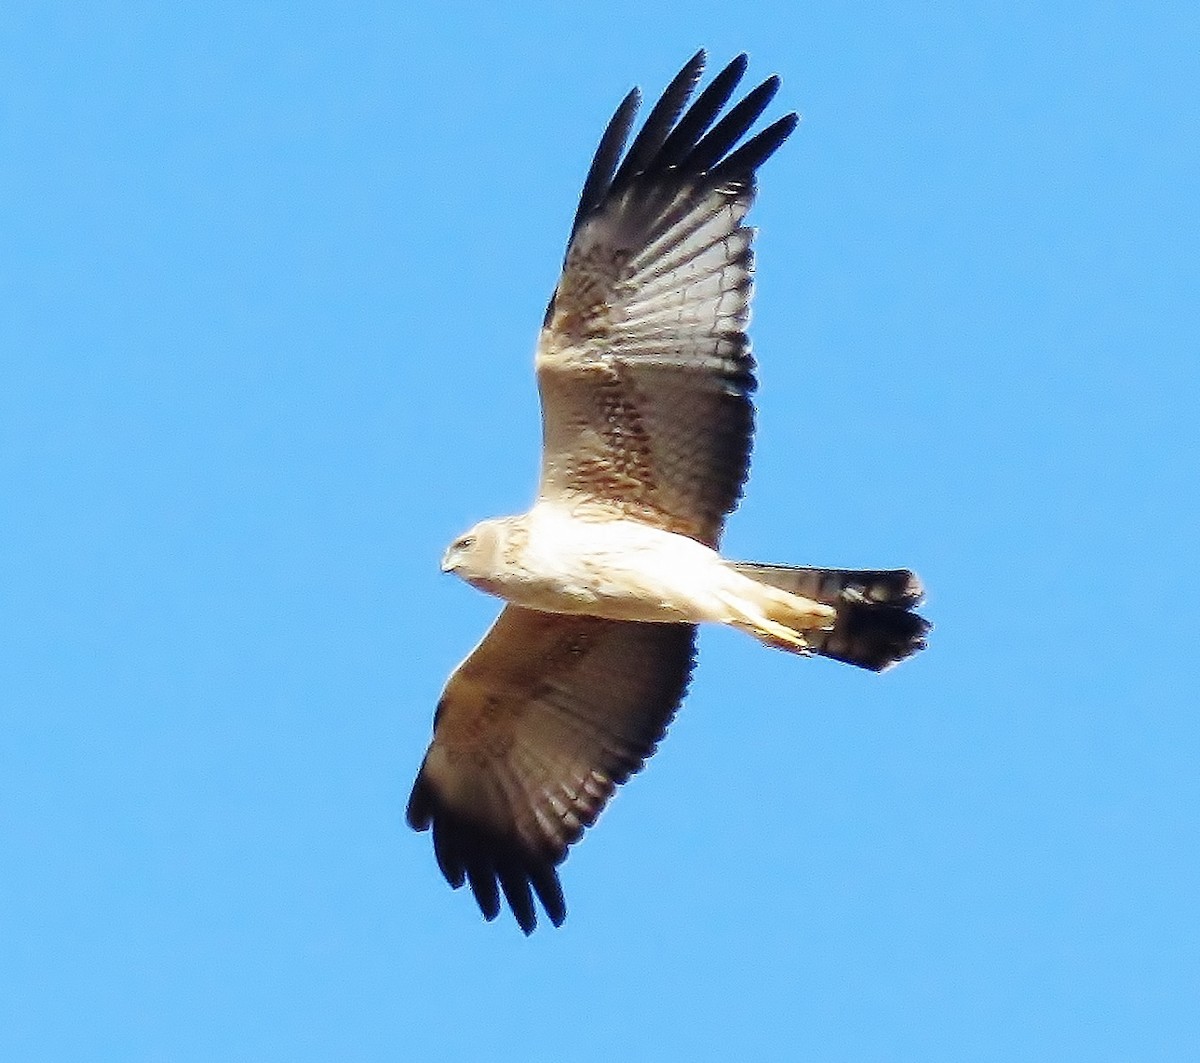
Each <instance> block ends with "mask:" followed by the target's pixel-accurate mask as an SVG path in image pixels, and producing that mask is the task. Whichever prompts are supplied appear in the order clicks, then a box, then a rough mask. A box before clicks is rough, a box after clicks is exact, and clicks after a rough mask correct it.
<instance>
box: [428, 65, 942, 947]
mask: <svg viewBox="0 0 1200 1063" xmlns="http://www.w3.org/2000/svg"><path fill="white" fill-rule="evenodd" d="M704 60H705V56H704V53H703V52H699V53H697V55H695V56H694V57H693V58H692V59H691V60H690V61H689V62H688V64H687V65H686V66H685V67H684V68H683V69H682V70H681V71H680V72H679V74H678V75H677V76H676V78H675V79H674V80H673V81H672V82H671V84H670V85H669V86H668V87H667V89H666V91H665V92H664V93H663V96H662V99H661V100H659V102H658V103H657V105H655V107H654V109H653V110H652V111H651V112H650V115H649V117H648V118H647V119H646V122H645V125H643V126H642V129H641V131H640V132H639V133H638V134H637V136H636V137H634V139H633V143H632V144H631V145H630V146H629V149H628V151H625V150H624V148H625V143H626V140H627V138H628V136H629V132H630V129H631V127H632V125H633V120H634V115H635V113H636V111H637V108H638V104H639V100H640V97H639V94H638V91H637V90H636V89H634V90H633V91H632V92H630V93H629V95H628V96H626V97H625V99H624V100H623V101H622V103H621V105H620V107H619V108H617V112H616V114H615V115H614V116H613V119H612V121H611V122H610V123H609V125H608V128H607V129H606V130H605V132H604V136H603V137H602V138H601V140H600V147H599V148H598V150H597V151H596V157H595V159H594V160H593V162H592V166H591V169H590V170H589V171H588V175H587V179H586V180H585V182H584V186H583V195H582V197H581V199H580V202H579V210H578V212H577V213H576V215H575V222H574V225H573V226H572V228H571V237H570V240H569V242H568V244H567V253H566V259H565V261H564V264H563V272H562V277H561V279H560V280H559V282H558V288H557V289H556V290H555V292H554V295H553V297H552V298H551V300H550V306H549V308H548V309H547V311H546V318H545V322H544V324H543V326H542V331H541V335H540V338H539V340H538V345H537V354H536V370H537V382H538V388H539V390H540V393H541V402H542V421H543V452H542V468H541V481H540V484H539V487H538V496H537V500H536V502H535V503H534V505H533V508H532V509H530V510H529V512H528V513H524V514H522V515H520V516H515V517H503V518H499V519H495V520H485V521H483V522H482V523H480V524H478V525H476V526H475V527H474V528H472V529H471V530H470V531H469V532H467V534H465V535H463V536H462V537H461V538H459V539H457V540H456V541H455V542H454V543H453V544H452V545H451V546H450V549H449V550H448V551H447V552H446V556H445V558H444V559H443V561H442V569H443V570H444V571H446V572H454V573H456V574H457V575H459V576H461V577H462V578H463V579H465V580H466V581H467V582H468V583H470V584H471V585H472V586H474V587H478V588H479V589H480V590H482V591H486V592H487V593H489V594H493V595H496V596H497V597H499V598H502V599H504V601H505V603H506V604H505V606H504V610H503V611H502V612H501V614H500V616H499V618H498V619H497V620H496V622H495V624H493V625H492V628H491V630H489V631H488V633H487V634H486V635H485V636H484V639H483V641H482V642H481V643H480V644H479V645H478V646H477V647H476V648H475V649H474V650H473V651H472V652H471V654H470V656H468V657H467V659H466V660H465V661H463V663H462V664H461V665H459V667H458V669H457V670H456V671H455V672H454V674H453V675H452V676H451V677H450V680H449V682H448V683H447V685H446V689H445V691H444V692H443V694H442V698H441V701H440V702H439V703H438V707H437V714H436V715H435V717H434V723H433V741H432V742H431V744H430V746H429V750H428V752H427V753H426V755H425V760H424V762H423V763H422V765H421V770H420V774H419V775H418V776H417V781H416V784H415V785H414V786H413V791H412V796H411V798H410V799H409V804H408V822H409V823H410V824H411V825H412V826H413V827H414V828H415V829H416V830H425V829H426V828H429V827H432V828H433V848H434V853H435V854H436V856H437V862H438V866H439V867H440V868H441V871H442V874H443V875H445V877H446V879H447V881H449V883H450V885H451V886H453V887H455V888H457V887H459V886H461V885H462V884H463V883H464V882H467V883H469V884H470V886H471V891H472V892H473V893H474V894H475V899H476V901H477V902H478V903H479V907H480V909H481V910H482V911H483V914H484V916H485V917H486V918H487V919H493V918H495V916H496V915H497V914H498V912H499V911H500V905H501V896H503V898H504V899H505V900H506V901H507V902H508V906H509V907H510V908H511V909H512V912H513V915H514V916H515V917H516V920H517V923H518V924H519V925H520V927H521V929H522V930H523V931H525V933H527V934H528V933H530V932H531V931H532V930H533V928H534V925H535V923H536V920H537V916H536V911H535V906H534V897H535V895H536V897H537V899H538V900H539V901H540V902H541V906H542V908H544V909H545V912H546V915H547V916H549V918H550V921H551V922H552V923H554V924H555V925H556V926H558V925H560V924H561V923H562V921H563V919H564V918H565V916H566V905H565V903H564V901H563V892H562V885H561V883H560V881H559V877H558V871H557V868H558V865H559V864H560V863H562V861H563V860H564V859H565V858H566V855H567V848H568V846H570V845H571V844H572V843H573V842H575V841H577V840H578V839H579V837H580V835H581V834H582V833H583V830H584V828H585V827H590V826H591V825H592V824H593V823H594V822H595V821H596V817H597V816H599V814H600V811H601V809H603V807H604V805H605V803H606V802H607V801H608V799H609V798H610V797H611V796H612V794H613V792H614V790H615V789H616V787H617V786H619V785H620V784H621V783H623V782H625V780H626V779H628V778H629V776H630V775H632V774H633V773H634V772H636V771H638V770H639V769H640V768H641V767H642V765H643V764H644V763H645V761H646V758H648V757H649V756H650V755H651V754H652V753H653V752H654V749H655V746H656V744H657V743H658V741H659V740H660V739H661V738H662V737H663V734H664V732H665V731H666V728H667V724H668V723H669V722H670V720H671V717H672V716H673V715H674V713H675V710H676V708H677V706H678V705H679V702H680V700H681V699H682V698H683V695H684V691H685V690H686V689H687V685H688V680H689V677H690V676H691V672H692V666H693V664H694V661H695V641H696V625H697V624H699V623H702V622H710V623H717V624H729V625H732V626H733V627H736V628H738V629H740V630H742V631H745V632H747V633H748V634H750V635H753V636H754V637H755V638H756V639H758V640H759V641H760V642H763V643H765V644H766V645H768V646H772V647H775V648H777V649H782V650H787V651H789V652H791V653H796V654H800V655H811V654H819V655H821V656H823V657H832V658H834V659H835V660H839V661H846V662H848V663H850V664H854V665H858V666H860V667H862V668H869V669H872V670H874V671H880V670H882V669H884V668H887V667H888V666H889V665H893V664H895V663H896V662H897V661H900V660H903V659H904V658H905V657H907V656H909V655H910V654H912V653H915V652H916V651H917V650H919V649H921V648H922V647H923V646H924V645H925V641H924V640H925V633H926V631H927V630H928V627H929V625H928V624H927V623H926V621H925V620H923V619H922V618H921V617H919V616H918V615H917V614H916V613H914V612H913V607H914V606H916V605H917V604H918V603H919V602H920V600H921V596H922V590H921V584H920V581H919V580H918V579H917V577H916V576H915V575H914V574H913V573H911V572H908V571H906V570H882V571H875V570H871V571H851V570H845V569H824V568H795V567H791V566H786V565H764V564H751V563H745V562H737V561H728V560H726V559H724V558H723V557H722V556H721V555H720V554H719V553H718V552H717V547H718V544H719V542H720V538H721V530H722V526H723V525H724V522H725V518H726V516H727V515H728V514H729V513H730V511H732V510H733V508H734V507H735V506H736V505H737V502H738V498H739V497H740V495H741V491H742V484H743V481H744V480H745V478H746V472H747V466H748V463H749V457H750V444H751V435H752V432H753V426H754V411H753V407H752V405H751V402H750V395H751V393H752V392H753V390H754V387H755V378H754V360H753V359H752V358H751V355H750V344H749V341H748V340H747V337H746V332H745V328H746V323H747V320H748V317H749V303H750V287H751V271H752V259H751V250H750V245H751V241H752V238H753V230H751V229H749V228H747V227H746V226H745V225H743V219H744V218H745V215H746V212H747V211H748V210H749V208H750V204H751V202H752V201H753V199H754V190H755V171H756V170H757V169H758V167H759V166H761V165H762V163H763V162H765V161H766V160H767V159H768V158H769V157H770V156H771V155H772V154H773V153H774V152H775V150H776V149H777V148H778V147H779V146H780V144H782V143H783V141H784V140H785V139H786V138H787V136H788V134H790V133H791V131H792V129H793V128H794V127H795V125H796V121H797V119H796V116H795V115H794V114H789V115H786V116H785V117H783V118H780V119H779V120H778V121H776V122H774V123H773V124H771V125H769V126H767V127H766V128H765V129H763V130H762V131H761V132H759V133H757V134H756V135H754V136H751V137H749V139H745V140H744V139H743V138H745V137H746V135H747V133H748V132H749V131H750V128H751V126H753V125H754V123H755V121H756V120H757V119H758V117H759V115H760V114H761V113H762V112H763V110H764V109H765V108H766V106H767V104H768V103H769V102H770V100H771V98H772V97H773V96H774V95H775V92H776V90H777V89H778V87H779V79H778V78H777V77H771V78H768V79H767V80H766V81H764V82H763V83H762V84H761V85H759V86H758V87H757V88H755V89H754V90H753V91H751V92H749V93H747V94H746V96H745V97H744V98H743V99H742V100H741V101H740V102H738V103H737V104H735V105H734V106H733V107H731V108H730V109H729V110H728V111H727V112H726V113H725V114H724V116H723V117H721V112H722V111H723V110H724V109H725V107H726V105H727V104H728V103H729V100H730V98H731V97H732V96H733V94H734V91H735V89H736V88H737V85H738V83H739V81H741V79H742V76H743V74H744V73H745V69H746V57H745V56H744V55H743V56H739V57H738V58H737V59H735V60H734V61H733V62H732V63H730V64H729V65H728V66H727V67H725V69H724V70H722V71H721V72H720V73H719V74H717V76H716V77H715V78H714V79H713V80H712V82H711V83H710V84H709V85H708V86H707V88H705V89H704V91H703V92H701V93H700V94H699V96H697V97H696V99H695V102H694V103H692V105H691V106H690V107H687V103H688V100H689V99H690V98H691V96H692V93H693V91H694V89H695V87H696V83H697V81H698V80H699V78H700V74H701V71H702V70H703V68H704ZM685 108H686V110H685Z"/></svg>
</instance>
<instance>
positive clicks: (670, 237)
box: [537, 52, 797, 545]
mask: <svg viewBox="0 0 1200 1063" xmlns="http://www.w3.org/2000/svg"><path fill="white" fill-rule="evenodd" d="M703 67H704V53H703V52H699V53H697V54H696V56H694V57H693V58H692V60H691V61H690V62H689V63H688V64H687V65H686V66H685V67H684V68H683V70H681V71H680V72H679V74H678V75H677V76H676V78H675V80H674V81H672V82H671V84H670V85H669V86H668V87H667V89H666V91H665V92H664V94H663V97H662V99H661V100H660V101H659V102H658V104H657V105H656V106H655V107H654V109H653V110H652V111H651V113H650V115H649V117H648V118H647V119H646V124H645V125H644V126H643V127H642V130H641V132H640V133H638V135H637V137H636V138H635V139H634V141H633V143H632V145H630V148H629V151H628V152H626V154H625V157H624V160H623V161H622V162H621V163H620V166H619V167H618V165H617V163H618V160H619V159H620V157H621V151H622V148H623V147H624V144H625V140H626V138H627V136H628V134H629V130H630V127H631V125H632V123H633V117H634V113H635V112H636V110H637V107H638V102H639V95H638V92H637V90H636V89H635V90H634V91H633V92H631V93H630V94H629V95H628V96H627V97H626V98H625V100H624V102H623V103H622V104H621V106H620V108H619V109H618V110H617V113H616V114H615V115H614V117H613V119H612V121H611V122H610V123H609V126H608V129H607V130H606V131H605V133H604V136H603V138H602V139H601V142H600V147H599V149H598V150H597V152H596V157H595V159H594V161H593V162H592V167H591V170H590V172H589V173H588V176H587V180H586V182H585V183H584V189H583V195H582V198H581V200H580V203H579V211H578V213H577V214H576V216H575V224H574V227H573V228H572V231H571V240H570V243H569V244H568V247H567V254H566V261H565V263H564V267H563V274H562V277H561V279H560V280H559V283H558V288H557V289H556V291H555V293H554V297H553V298H552V299H551V301H550V306H549V309H548V310H547V311H546V321H545V324H544V326H543V329H542V333H541V337H540V339H539V342H538V352H537V372H538V387H539V390H540V392H541V398H542V419H543V456H542V478H541V486H540V496H541V497H542V498H554V499H563V498H566V499H568V500H571V501H575V502H591V503H595V504H598V505H600V506H602V507H606V508H609V509H612V510H615V511H617V512H619V513H621V514H624V515H628V516H632V517H636V518H637V519H640V520H644V521H647V522H649V523H652V524H655V525H657V526H659V527H665V528H668V529H669V530H671V531H676V532H681V533H683V534H686V535H690V536H692V537H693V538H696V539H699V540H701V541H702V542H706V543H708V544H710V545H716V542H717V539H718V538H719V536H720V533H721V526H722V523H723V521H724V518H725V516H726V514H728V513H729V511H730V510H732V509H733V507H734V506H735V505H736V504H737V500H738V497H739V496H740V494H741V488H742V483H743V481H744V480H745V478H746V471H747V468H748V463H749V458H750V444H751V435H752V432H753V426H754V411H753V407H752V406H751V403H750V394H751V392H752V391H753V390H754V386H755V380H754V360H753V359H752V358H751V356H750V345H749V341H748V340H747V337H746V333H745V326H746V322H747V319H748V316H749V302H750V277H751V270H752V265H751V251H750V244H751V237H752V231H751V230H750V229H748V228H746V227H745V226H744V225H742V219H743V218H744V217H745V214H746V212H747V210H749V208H750V204H751V202H752V201H753V199H754V172H755V170H756V169H757V168H758V166H759V165H761V164H762V163H763V162H764V161H765V160H766V159H767V158H768V157H769V156H770V155H771V154H772V153H773V152H774V151H775V149H776V148H778V147H779V145H780V144H781V143H782V142H783V141H784V139H785V138H786V137H787V136H788V134H789V133H790V132H791V131H792V129H793V128H794V127H795V124H796V121H797V119H796V116H795V115H794V114H791V115H787V116H786V117H784V118H781V119H779V120H778V121H777V122H775V123H774V124H773V125H770V126H768V127H767V128H766V129H764V130H763V131H762V132H761V133H758V134H757V135H756V136H754V137H752V138H751V139H750V140H748V141H746V143H744V144H742V145H741V146H740V147H738V146H737V145H738V141H740V140H741V139H742V137H743V136H745V134H746V133H747V132H748V131H749V129H750V127H751V126H752V125H753V124H754V122H755V120H756V119H757V118H758V116H759V115H760V114H761V113H762V111H763V109H764V108H765V107H766V106H767V104H768V103H769V102H770V100H771V98H772V97H773V96H774V95H775V92H776V90H777V89H778V87H779V79H778V78H776V77H771V78H768V79H767V80H766V81H764V82H763V83H762V84H761V85H759V86H758V87H757V88H756V89H754V90H753V91H752V92H750V93H749V94H748V95H747V96H746V97H745V98H744V99H743V100H742V101H741V102H740V103H738V104H737V105H736V106H735V107H733V108H732V109H731V110H730V111H729V113H728V114H726V115H725V117H723V118H722V119H721V120H720V121H716V124H715V125H714V121H715V120H716V118H717V115H718V114H719V113H720V112H721V110H722V108H724V106H725V105H726V103H728V101H729V99H730V97H731V96H732V94H733V91H734V89H735V88H736V87H737V84H738V82H739V81H740V80H741V78H742V75H743V73H744V72H745V69H746V57H745V56H744V55H742V56H739V57H738V58H737V59H735V60H734V61H733V62H732V63H730V64H729V65H728V66H727V67H726V68H725V69H724V70H722V71H721V72H720V73H719V74H718V75H717V76H716V77H715V78H714V79H713V81H712V83H711V84H710V85H709V86H708V87H707V88H706V89H705V90H704V91H703V92H702V93H701V94H700V95H699V96H698V97H697V98H696V101H695V102H694V103H693V104H692V106H691V107H690V108H689V109H688V110H687V112H686V113H684V107H685V105H686V104H687V101H688V99H689V98H690V96H691V94H692V91H693V89H694V88H695V85H696V82H697V80H698V79H699V77H700V72H701V71H702V70H703ZM681 115H682V117H681Z"/></svg>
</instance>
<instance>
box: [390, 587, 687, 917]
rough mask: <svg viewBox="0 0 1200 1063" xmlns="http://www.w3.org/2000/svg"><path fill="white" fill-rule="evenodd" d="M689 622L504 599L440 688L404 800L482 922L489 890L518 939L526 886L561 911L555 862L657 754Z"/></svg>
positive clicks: (679, 690)
mask: <svg viewBox="0 0 1200 1063" xmlns="http://www.w3.org/2000/svg"><path fill="white" fill-rule="evenodd" d="M695 631H696V629H695V627H694V626H693V625H690V624H640V623H621V622H617V621H612V620H600V619H597V618H595V617H586V616H565V615H561V614H555V613H541V612H536V611H534V610H530V609H523V608H520V607H518V606H512V605H509V606H506V607H505V609H504V611H503V612H502V613H501V614H500V617H499V619H497V621H496V623H495V624H493V625H492V628H491V630H490V631H489V632H488V633H487V635H486V636H485V637H484V639H483V641H482V642H481V643H480V644H479V645H478V646H477V647H476V648H475V650H474V651H473V652H472V653H471V655H470V656H469V657H468V658H467V659H466V660H465V661H463V663H462V664H461V665H459V667H458V669H457V670H456V671H455V673H454V674H453V675H452V676H451V677H450V681H449V682H448V683H447V684H446V689H445V691H444V692H443V694H442V698H441V701H440V702H439V703H438V709H437V715H436V716H435V717H434V725H433V727H434V730H433V742H432V743H431V744H430V746H429V751H428V752H427V753H426V755H425V761H424V763H423V764H422V765H421V771H420V774H419V775H418V776H417V781H416V784H415V785H414V786H413V791H412V796H411V797H410V798H409V803H408V822H409V823H410V824H411V825H412V826H413V827H414V828H415V829H416V830H424V829H425V828H426V827H429V826H431V825H432V827H433V847H434V852H435V853H436V855H437V861H438V865H439V866H440V867H441V869H442V874H444V875H445V876H446V880H447V881H448V882H449V883H450V885H451V886H453V887H455V888H456V889H457V888H458V887H459V886H461V885H462V884H463V881H464V879H465V880H466V881H468V882H469V883H470V884H471V890H472V892H473V893H474V894H475V899H476V900H477V901H478V903H479V907H480V909H481V910H482V911H483V914H484V916H485V917H486V918H488V919H493V918H495V916H496V914H497V913H498V912H499V910H500V891H503V893H504V896H505V898H507V900H508V903H509V906H510V907H511V908H512V910H513V914H514V915H515V916H516V918H517V922H518V923H519V924H520V926H521V929H522V930H524V931H525V933H527V934H528V933H529V932H530V931H532V930H533V927H534V925H535V922H536V916H535V913H534V904H533V897H532V894H531V891H530V887H532V889H533V891H534V892H536V893H537V895H538V897H539V898H540V900H541V902H542V906H543V907H544V908H545V909H546V914H547V915H549V917H550V920H551V922H553V923H554V925H555V926H558V925H559V924H561V923H562V921H563V919H564V918H565V916H566V906H565V904H564V902H563V894H562V885H561V884H560V882H559V879H558V873H557V871H556V870H555V868H556V867H557V865H558V864H560V863H561V862H562V861H563V859H564V858H565V857H566V855H567V846H569V845H570V844H571V843H572V842H574V841H576V840H577V839H578V838H579V836H580V835H581V834H582V833H583V829H584V828H585V827H590V826H591V825H592V824H593V823H594V822H595V821H596V817H597V816H598V815H599V814H600V811H601V809H602V808H603V807H604V805H605V803H606V802H607V801H608V799H609V797H610V796H611V795H612V793H613V791H614V789H615V788H616V787H617V786H619V785H620V784H621V783H623V782H624V781H625V780H626V779H627V778H628V777H629V776H630V775H631V774H633V773H634V772H636V771H637V770H638V769H639V768H641V766H642V764H643V763H644V761H645V759H646V758H647V757H649V756H650V754H651V753H653V752H654V748H655V745H656V743H657V742H658V740H659V739H660V738H661V737H662V735H663V732H664V731H665V730H666V727H667V724H668V723H669V722H670V719H671V716H672V715H673V714H674V712H675V708H676V706H677V705H678V704H679V702H680V700H681V699H682V697H683V694H684V690H685V689H686V687H687V683H688V678H689V676H690V675H691V670H692V663H693V660H694V655H693V644H694V641H695Z"/></svg>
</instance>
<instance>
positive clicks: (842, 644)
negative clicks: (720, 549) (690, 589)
mask: <svg viewBox="0 0 1200 1063" xmlns="http://www.w3.org/2000/svg"><path fill="white" fill-rule="evenodd" d="M731 567H732V568H733V569H734V570H735V571H737V572H739V573H740V574H741V575H743V576H746V577H748V578H749V579H752V580H754V581H755V582H757V583H764V584H766V585H767V586H769V587H775V588H776V589H778V590H781V591H787V592H789V593H791V594H796V595H799V596H801V597H803V598H808V599H810V600H811V601H816V602H821V603H823V604H825V605H831V606H833V607H834V608H835V609H836V610H837V618H836V619H835V620H834V623H833V627H832V628H830V629H829V630H828V631H806V632H804V639H805V641H806V642H807V643H808V645H809V648H810V649H811V650H812V652H814V653H819V654H820V655H821V656H822V657H832V658H833V659H834V660H836V661H845V662H846V663H847V664H853V665H857V666H858V667H859V668H869V669H870V670H871V671H873V672H882V671H883V670H884V669H885V668H889V667H891V666H892V665H893V664H898V663H899V662H900V661H902V660H904V659H905V658H906V657H911V656H912V655H913V654H914V653H916V652H917V651H918V650H923V649H924V648H925V635H926V633H927V632H928V631H929V628H930V623H929V621H928V620H926V619H925V618H924V617H922V616H919V615H917V614H916V613H915V612H913V609H914V608H915V607H916V606H918V605H920V604H921V599H922V598H923V597H924V595H925V591H924V588H923V587H922V586H921V581H920V580H919V579H918V578H917V576H916V574H915V573H913V572H909V571H908V570H907V569H885V570H876V569H844V568H796V567H793V566H790V565H759V564H755V563H753V562H733V563H732V566H731ZM785 648H786V647H785Z"/></svg>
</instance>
